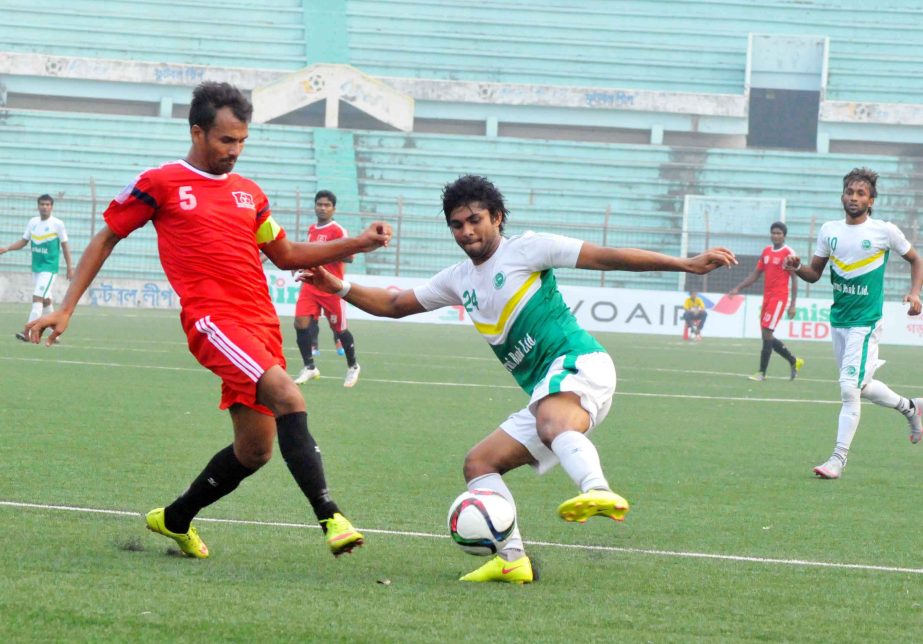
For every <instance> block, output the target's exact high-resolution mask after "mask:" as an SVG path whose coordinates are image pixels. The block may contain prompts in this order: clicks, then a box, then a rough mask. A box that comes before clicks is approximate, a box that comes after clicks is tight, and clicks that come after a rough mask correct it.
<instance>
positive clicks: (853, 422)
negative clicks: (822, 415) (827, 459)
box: [833, 387, 862, 463]
mask: <svg viewBox="0 0 923 644" xmlns="http://www.w3.org/2000/svg"><path fill="white" fill-rule="evenodd" d="M840 396H841V397H842V399H843V406H842V407H841V408H840V420H839V424H838V425H837V432H836V449H834V450H833V453H834V454H835V455H836V456H839V457H840V458H841V459H843V462H844V463H845V462H846V455H847V454H849V446H850V445H852V439H853V437H854V436H855V435H856V430H857V429H859V416H860V413H861V410H862V404H861V403H860V402H859V390H858V389H855V388H853V387H845V388H843V389H842V390H841V391H840Z"/></svg>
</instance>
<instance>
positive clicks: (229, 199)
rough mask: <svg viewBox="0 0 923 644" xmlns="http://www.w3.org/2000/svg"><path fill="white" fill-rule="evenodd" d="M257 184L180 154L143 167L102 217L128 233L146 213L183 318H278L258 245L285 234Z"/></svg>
mask: <svg viewBox="0 0 923 644" xmlns="http://www.w3.org/2000/svg"><path fill="white" fill-rule="evenodd" d="M270 215H271V212H270V209H269V200H268V199H267V198H266V195H265V194H263V191H262V190H261V189H260V187H259V186H258V185H257V184H256V183H255V182H253V181H251V180H250V179H246V178H244V177H242V176H240V175H239V174H233V173H231V174H224V175H213V174H209V173H207V172H203V171H202V170H199V169H197V168H194V167H193V166H191V165H189V164H188V163H187V162H185V161H182V160H181V161H173V162H170V163H165V164H163V165H162V166H160V167H159V168H152V169H150V170H145V171H144V172H142V173H141V174H139V175H138V176H137V177H136V178H135V180H134V181H133V182H132V183H131V184H129V185H128V186H127V187H126V188H125V189H124V190H122V192H121V193H119V195H118V196H116V198H115V199H114V200H113V201H112V203H110V204H109V207H108V208H107V209H106V212H105V213H104V214H103V217H104V219H105V220H106V224H107V225H108V226H109V228H110V229H111V230H112V232H114V233H115V234H116V235H118V236H119V237H127V236H128V235H129V234H130V233H131V232H132V231H134V230H136V229H138V228H141V227H142V226H144V225H145V224H146V223H147V222H148V221H151V222H153V224H154V228H155V229H156V231H157V249H158V251H159V253H160V263H161V264H162V265H163V270H164V273H166V275H167V279H168V280H169V281H170V285H171V286H172V287H173V290H175V291H176V293H177V294H178V295H179V297H180V304H181V306H182V309H183V311H182V319H183V326H184V327H187V326H188V325H189V324H194V323H195V321H196V320H198V319H199V318H201V317H203V316H205V315H218V316H225V317H229V318H233V319H237V320H241V321H244V322H246V323H251V324H271V325H276V326H278V324H279V318H278V316H277V315H276V312H275V309H274V307H273V304H272V301H271V299H270V297H269V289H268V288H267V285H266V277H265V275H264V273H263V266H262V263H261V262H260V246H262V245H263V244H266V243H269V242H271V241H274V240H276V239H282V238H283V237H285V231H284V230H282V228H280V227H279V226H278V225H277V224H275V222H274V221H273V220H272V218H271V216H270Z"/></svg>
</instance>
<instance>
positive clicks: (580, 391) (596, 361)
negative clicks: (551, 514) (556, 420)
mask: <svg viewBox="0 0 923 644" xmlns="http://www.w3.org/2000/svg"><path fill="white" fill-rule="evenodd" d="M565 365H566V366H565ZM615 380H616V378H615V365H613V364H612V358H610V357H609V354H608V353H602V352H600V353H587V354H584V355H580V356H576V358H575V357H574V356H571V355H565V356H560V357H558V358H556V359H555V361H554V362H552V363H551V367H550V368H549V369H548V373H547V374H545V377H544V378H543V379H542V381H541V382H540V383H538V385H537V386H536V387H535V389H534V391H533V392H532V398H531V399H530V400H529V406H528V407H526V408H525V409H521V410H519V411H517V412H516V413H515V414H512V415H511V416H510V417H509V418H507V419H506V420H505V421H504V422H503V423H502V424H501V425H500V429H502V430H503V431H505V432H506V433H507V434H509V435H510V436H511V437H512V438H513V439H515V440H516V441H518V442H520V443H522V444H523V446H525V448H526V449H527V450H529V453H530V454H532V456H533V458H535V460H536V463H534V464H533V465H532V467H534V468H535V469H536V471H537V473H538V474H544V473H545V472H547V471H548V470H550V469H551V468H552V467H554V466H555V465H557V464H558V457H557V456H555V454H554V452H552V451H551V450H550V449H549V448H548V447H547V446H546V445H545V444H544V443H543V442H542V440H541V439H540V438H539V436H538V430H537V429H536V427H535V414H534V409H535V407H536V405H537V404H538V402H539V401H540V400H542V399H543V398H546V397H548V396H549V395H551V394H555V393H559V392H562V391H570V392H573V393H575V394H577V395H578V396H580V406H581V407H583V408H584V409H585V410H586V412H587V413H588V414H589V415H590V428H589V430H588V431H587V433H588V434H589V433H590V432H591V431H593V429H595V428H596V427H597V426H598V425H599V424H600V423H602V422H603V420H605V419H606V415H607V414H608V413H609V408H610V407H611V406H612V396H613V395H614V394H615Z"/></svg>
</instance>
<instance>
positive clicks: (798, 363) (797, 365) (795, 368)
mask: <svg viewBox="0 0 923 644" xmlns="http://www.w3.org/2000/svg"><path fill="white" fill-rule="evenodd" d="M803 366H804V358H795V364H793V365H792V377H791V379H792V380H794V379H795V377H796V376H797V375H798V372H799V371H801V368H802V367H803Z"/></svg>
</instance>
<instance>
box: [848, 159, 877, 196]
mask: <svg viewBox="0 0 923 644" xmlns="http://www.w3.org/2000/svg"><path fill="white" fill-rule="evenodd" d="M854 181H864V182H865V183H867V184H869V195H870V196H871V197H872V199H874V198H875V197H877V196H878V185H877V184H878V173H877V172H875V171H874V170H872V169H871V168H866V167H862V168H853V169H852V170H850V171H849V174H847V175H846V176H845V177H843V192H846V188H848V187H849V184H851V183H852V182H854Z"/></svg>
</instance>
